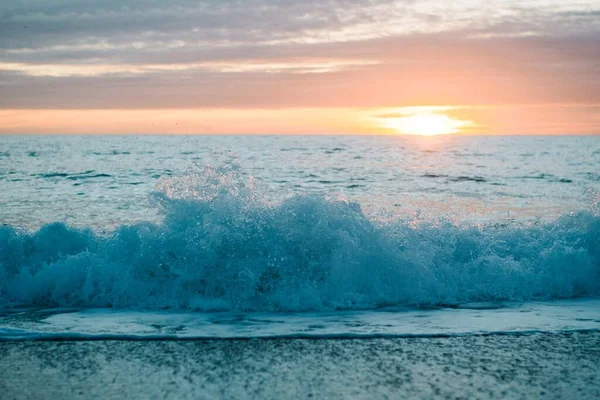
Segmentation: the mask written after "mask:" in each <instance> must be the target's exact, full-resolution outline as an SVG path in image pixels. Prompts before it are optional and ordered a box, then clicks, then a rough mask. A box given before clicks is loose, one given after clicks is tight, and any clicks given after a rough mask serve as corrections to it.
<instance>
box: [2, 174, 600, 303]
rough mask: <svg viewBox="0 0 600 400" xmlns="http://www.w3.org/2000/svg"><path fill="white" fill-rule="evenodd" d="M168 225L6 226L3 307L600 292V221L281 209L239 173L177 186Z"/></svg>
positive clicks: (167, 184)
mask: <svg viewBox="0 0 600 400" xmlns="http://www.w3.org/2000/svg"><path fill="white" fill-rule="evenodd" d="M154 199H155V201H156V204H157V206H158V207H159V208H160V210H161V214H162V216H163V218H162V220H161V221H160V222H157V223H150V222H148V223H139V224H134V225H123V226H119V227H117V228H116V229H115V230H114V231H112V232H111V233H109V234H99V233H95V232H94V231H93V230H92V229H91V228H88V229H81V228H74V227H70V226H68V225H65V224H64V223H58V222H57V223H53V224H49V225H46V226H43V227H42V228H40V229H39V230H37V231H33V232H31V231H24V230H20V229H18V228H16V227H12V226H2V227H0V306H5V307H6V306H59V307H70V306H77V307H120V308H145V309H165V308H176V309H200V310H206V311H212V310H269V311H274V310H290V311H291V310H294V311H300V310H323V309H363V308H374V307H381V306H389V305H399V304H407V305H434V304H457V303H462V302H473V301H495V300H516V301H527V300H534V299H536V300H538V299H540V300H541V299H554V298H572V297H583V296H597V295H599V294H600V217H599V215H598V214H597V213H595V212H592V211H582V212H579V213H572V214H569V215H565V216H563V217H561V218H559V219H557V220H556V221H553V222H550V223H539V224H530V225H521V226H513V225H508V226H507V225H499V224H496V225H490V224H488V225H484V226H462V225H461V226H459V225H456V224H453V223H451V222H450V221H444V220H439V221H406V220H401V219H397V220H393V221H386V222H381V221H378V220H376V219H374V218H372V217H368V216H367V215H365V214H364V213H363V212H362V210H361V206H360V204H358V203H355V202H348V201H344V200H336V199H332V198H328V197H325V196H315V195H297V196H294V197H291V198H288V199H286V200H284V201H279V202H276V203H271V202H268V201H265V198H264V196H260V195H258V194H257V191H256V190H255V189H254V188H253V185H252V182H251V180H248V179H247V178H246V177H244V176H243V174H242V173H241V172H240V171H239V170H237V169H236V167H235V166H233V167H232V166H225V167H221V168H207V169H206V170H205V171H204V172H203V173H202V174H198V175H193V176H187V177H185V178H179V179H170V180H164V181H162V182H161V184H160V185H159V191H157V193H155V194H154Z"/></svg>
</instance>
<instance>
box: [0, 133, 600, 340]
mask: <svg viewBox="0 0 600 400" xmlns="http://www.w3.org/2000/svg"><path fill="white" fill-rule="evenodd" d="M0 205H1V207H0V224H1V225H0V308H1V310H2V313H1V315H0V339H3V340H26V339H173V340H177V339H199V338H222V339H225V338H245V339H247V338H283V337H286V338H290V337H291V338H348V337H352V338H355V337H361V338H394V337H446V336H456V335H458V336H473V335H482V334H485V335H488V334H513V333H536V332H538V333H543V332H546V333H547V332H552V333H556V332H559V333H572V332H585V331H595V332H597V331H598V329H600V311H599V310H600V298H599V297H600V208H599V207H600V137H598V136H595V137H594V136H587V137H583V136H569V137H566V136H562V137H544V136H519V137H509V136H439V137H408V136H320V135H306V136H283V135H282V136H144V135H138V136H1V137H0Z"/></svg>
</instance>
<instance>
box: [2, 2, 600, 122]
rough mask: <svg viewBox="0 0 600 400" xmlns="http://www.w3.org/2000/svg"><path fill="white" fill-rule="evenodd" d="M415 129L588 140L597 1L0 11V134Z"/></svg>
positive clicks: (594, 117) (597, 55)
mask: <svg viewBox="0 0 600 400" xmlns="http://www.w3.org/2000/svg"><path fill="white" fill-rule="evenodd" d="M415 115H417V116H419V115H425V116H432V115H434V116H437V117H440V116H442V117H443V118H445V119H447V120H448V121H451V122H452V123H453V124H454V125H452V126H454V128H455V129H454V131H457V132H458V131H459V132H463V133H510V134H515V133H540V134H555V133H580V134H581V133H583V134H589V133H600V2H599V1H597V0H569V1H565V0H563V1H558V0H530V1H498V0H488V1H485V2H482V1H480V0H476V1H475V0H463V1H456V2H450V1H445V0H444V1H442V0H419V1H417V0H400V1H371V0H345V1H332V0H303V1H292V0H239V1H229V0H212V1H186V0H175V1H168V2H167V1H159V0H119V1H117V0H104V1H90V0H79V1H75V0H21V1H18V0H3V1H2V2H1V3H0V132H5V133H44V132H48V133H362V134H368V133H397V132H398V133H410V132H405V131H404V130H406V129H405V125H406V124H404V122H406V121H404V120H405V119H406V118H411V117H414V116H415ZM424 120H425V122H426V123H427V118H425V119H424ZM415 121H416V122H417V123H419V121H421V120H419V119H417V120H408V122H409V123H412V122H415ZM429 122H431V119H430V120H429ZM434 122H435V121H434ZM441 122H444V121H441ZM407 129H408V128H407Z"/></svg>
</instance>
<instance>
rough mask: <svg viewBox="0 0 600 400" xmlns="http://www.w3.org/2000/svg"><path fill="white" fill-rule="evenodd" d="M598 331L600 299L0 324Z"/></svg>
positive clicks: (353, 332) (69, 334) (216, 331)
mask: <svg viewBox="0 0 600 400" xmlns="http://www.w3.org/2000/svg"><path fill="white" fill-rule="evenodd" d="M589 330H600V299H579V300H561V301H552V302H530V303H523V304H519V303H508V304H498V303H486V304H481V303H480V304H466V305H463V306H460V307H458V308H437V309H429V310H424V309H415V308H397V307H395V308H387V309H381V310H375V311H341V312H317V313H267V312H252V313H235V312H223V313H200V312H169V311H158V312H156V311H152V312H151V311H126V310H112V309H85V310H79V311H74V310H60V309H54V310H29V311H13V312H8V313H6V315H5V316H3V317H2V318H1V319H0V339H2V340H36V339H38V340H39V339H48V340H49V339H123V340H125V339H173V340H175V339H202V338H211V339H232V338H285V337H306V338H331V337H338V338H342V337H348V338H367V337H411V336H421V337H422V336H456V335H483V334H523V333H535V332H554V333H560V332H572V331H589Z"/></svg>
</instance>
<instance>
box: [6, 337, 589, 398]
mask: <svg viewBox="0 0 600 400" xmlns="http://www.w3.org/2000/svg"><path fill="white" fill-rule="evenodd" d="M0 377H2V378H1V379H0V392H1V393H3V398H6V399H25V398H30V399H38V398H81V399H83V398H90V397H102V398H123V397H128V398H130V399H138V398H140V399H141V398H178V399H179V398H207V399H208V398H311V397H313V398H556V399H561V398H600V332H597V331H596V332H577V333H555V334H552V333H535V334H520V335H518V334H512V335H477V336H454V337H412V338H409V337H405V338H370V339H351V338H344V339H274V338H269V339H227V340H206V339H205V340H177V341H169V340H158V341H157V340H144V341H135V340H124V341H123V340H120V341H113V340H93V341H89V340H79V341H72V340H58V341H3V342H0Z"/></svg>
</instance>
